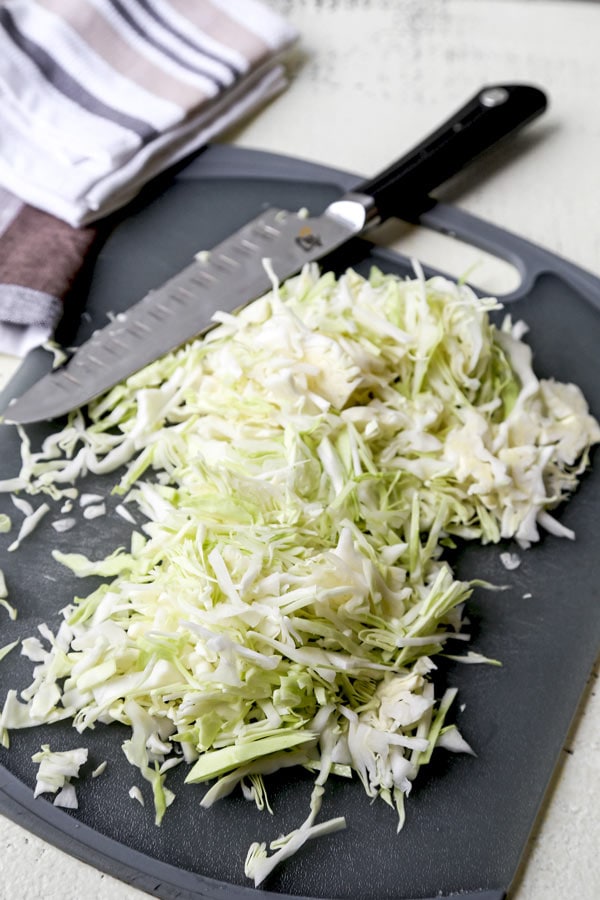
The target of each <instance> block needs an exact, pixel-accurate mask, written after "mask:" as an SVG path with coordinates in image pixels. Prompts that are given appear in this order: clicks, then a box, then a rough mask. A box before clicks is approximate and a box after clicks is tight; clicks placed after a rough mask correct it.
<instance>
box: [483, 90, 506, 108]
mask: <svg viewBox="0 0 600 900" xmlns="http://www.w3.org/2000/svg"><path fill="white" fill-rule="evenodd" d="M507 100H508V91H507V90H506V88H503V87H495V88H488V89H487V90H485V91H482V93H481V94H480V95H479V102H480V103H481V105H482V106H487V107H492V106H501V105H502V104H503V103H506V101H507Z"/></svg>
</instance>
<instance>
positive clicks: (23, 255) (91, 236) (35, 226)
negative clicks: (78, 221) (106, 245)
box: [0, 206, 98, 325]
mask: <svg viewBox="0 0 600 900" xmlns="http://www.w3.org/2000/svg"><path fill="white" fill-rule="evenodd" d="M97 235H98V229H97V228H96V227H95V226H87V227H85V228H72V227H71V226H70V225H67V223H66V222H63V221H62V220H61V219H57V218H55V217H54V216H51V215H49V214H48V213H45V212H42V211H41V210H38V209H34V208H33V207H32V206H23V208H22V209H21V211H20V212H19V213H17V215H16V217H15V218H14V219H13V221H12V222H11V224H10V225H9V226H8V228H7V229H6V230H5V231H4V233H3V234H2V235H1V236H0V286H5V287H7V288H8V287H12V288H15V290H14V291H12V292H11V296H12V298H13V299H12V300H11V302H12V304H13V305H14V307H15V308H14V309H11V310H10V311H8V310H3V316H2V319H3V321H5V322H8V321H11V322H13V323H15V324H21V325H26V324H56V322H54V323H52V322H48V323H46V322H41V321H40V319H42V318H44V315H45V313H44V315H40V316H39V318H38V317H36V314H35V310H32V309H31V308H30V298H31V296H34V295H32V294H30V293H29V292H30V291H39V292H40V293H41V294H45V295H49V296H50V297H56V298H58V299H60V300H62V299H63V298H65V297H66V296H67V295H68V293H69V291H70V290H71V288H72V287H73V285H74V283H75V280H76V278H77V276H78V275H79V273H80V272H81V270H82V268H83V266H84V264H85V263H86V262H87V260H88V258H89V255H90V250H91V248H92V245H93V244H94V241H95V240H96V238H97ZM19 288H23V289H25V290H24V291H22V292H19V290H18V289H19ZM20 296H21V297H27V298H28V300H27V303H28V308H27V310H25V309H23V310H19V308H18V303H19V297H20ZM9 313H10V314H9Z"/></svg>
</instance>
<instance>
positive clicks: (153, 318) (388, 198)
mask: <svg viewBox="0 0 600 900" xmlns="http://www.w3.org/2000/svg"><path fill="white" fill-rule="evenodd" d="M546 106H547V98H546V95H545V93H544V92H543V91H541V90H540V89H539V88H537V87H534V86H532V85H527V84H507V85H504V84H503V85H494V86H488V87H484V88H482V89H481V90H479V91H478V92H477V94H476V95H475V96H474V97H472V98H471V99H470V100H469V101H468V102H467V103H466V104H465V105H464V106H462V107H461V108H460V109H459V110H458V111H457V112H456V113H454V114H453V115H451V116H450V118H449V119H447V120H446V121H444V123H443V124H442V125H441V126H439V127H438V128H437V129H436V130H435V131H434V132H433V133H431V134H430V135H429V136H428V137H426V138H425V139H424V140H423V141H422V142H421V143H420V144H418V145H417V146H416V147H415V148H413V149H412V150H411V151H409V152H408V153H407V154H405V155H404V156H402V157H401V158H400V159H399V160H397V161H396V162H395V163H393V164H392V165H391V166H390V167H389V168H387V169H385V170H384V171H383V172H381V173H380V174H379V175H377V176H375V177H374V178H373V179H370V180H368V181H366V182H364V183H363V184H362V185H360V186H359V187H358V188H357V189H356V190H355V191H353V192H351V193H347V194H345V195H344V196H342V197H340V199H339V200H336V201H334V202H333V203H331V204H330V205H329V206H328V207H327V208H326V209H325V210H324V211H323V212H322V213H321V214H320V215H318V216H305V215H303V214H302V213H301V212H291V211H287V210H281V209H275V208H272V209H268V210H267V211H266V212H264V213H262V214H261V215H259V216H258V217H257V218H256V219H254V220H252V221H251V222H249V223H247V224H246V225H244V226H243V227H242V228H241V229H240V230H239V231H237V232H236V233H235V234H233V235H231V236H230V237H228V238H227V239H226V240H224V241H223V242H221V243H220V244H218V245H217V246H216V247H214V248H213V249H212V250H211V251H210V252H208V253H206V252H202V253H199V254H198V255H197V256H196V258H195V259H194V261H193V262H192V263H191V264H190V265H188V266H187V267H186V268H185V269H183V270H182V271H181V272H179V273H178V274H176V275H174V276H173V277H172V278H170V279H169V280H168V281H167V282H166V283H165V284H163V285H162V286H161V287H159V288H157V289H156V290H152V291H150V292H149V293H148V294H146V296H145V297H144V298H142V299H141V300H140V301H138V302H137V303H135V304H134V305H132V306H131V307H130V308H129V309H128V310H127V311H126V312H124V313H121V314H119V315H117V316H116V317H115V319H114V320H113V321H111V322H109V324H108V325H106V326H105V327H104V328H102V329H100V330H98V331H97V332H95V333H94V334H93V335H92V337H91V338H90V339H89V340H87V341H86V342H85V343H83V344H82V345H81V346H80V347H79V348H77V349H76V351H75V352H74V354H73V355H72V356H71V358H70V359H69V360H68V361H67V362H66V363H64V364H63V365H62V366H60V367H58V368H56V369H54V370H53V371H52V372H50V373H48V374H47V375H45V376H43V377H42V378H41V379H40V380H39V381H38V382H37V383H36V384H34V385H33V386H32V387H31V388H30V389H29V390H27V391H26V392H25V393H24V394H23V395H22V396H21V397H19V398H18V399H16V400H13V401H12V402H11V403H10V404H9V406H8V408H7V410H6V411H5V414H4V421H5V422H8V423H19V424H26V423H30V422H35V421H40V420H42V419H53V418H57V417H59V416H62V415H64V414H65V413H67V412H69V411H70V410H71V409H74V408H76V407H81V406H84V405H86V404H87V403H89V402H90V401H91V400H93V399H94V398H95V397H98V396H99V395H100V394H103V393H104V392H105V391H107V390H108V389H110V388H111V387H113V386H114V385H115V384H118V383H119V382H120V381H122V380H123V379H125V378H127V377H128V376H130V375H132V374H133V373H135V372H137V371H138V370H139V369H141V368H142V367H143V366H145V365H147V364H149V363H151V362H153V361H154V360H156V359H158V358H159V357H160V356H162V355H163V354H165V353H167V352H169V351H171V350H174V349H176V348H178V347H180V346H181V345H183V344H184V343H186V342H187V341H189V340H191V339H193V338H195V337H197V336H198V335H200V334H202V333H203V332H205V331H207V330H208V329H209V328H210V327H211V320H212V317H213V315H214V314H215V313H216V312H217V311H221V310H222V311H227V312H232V311H235V310H236V309H239V308H241V307H242V306H244V305H246V304H248V303H250V302H251V301H252V300H254V299H256V298H257V297H259V296H260V295H261V294H263V293H265V292H266V291H267V290H269V288H270V287H271V277H272V275H273V274H274V275H275V277H276V278H277V279H278V281H280V282H281V281H284V280H285V279H286V278H289V277H291V276H292V275H294V274H296V273H298V272H299V271H300V270H301V269H302V267H303V266H304V265H305V264H306V263H308V262H313V261H315V260H319V259H321V258H323V257H324V256H326V255H327V254H329V253H331V252H332V251H334V250H336V249H337V248H339V247H340V246H341V245H343V244H345V243H346V242H347V241H349V240H350V239H351V238H353V237H357V236H358V235H363V234H364V233H365V232H366V231H368V229H369V228H370V227H372V226H374V225H375V224H379V223H380V222H382V221H383V220H385V219H387V218H389V217H390V216H392V215H394V214H397V215H400V216H402V215H404V216H405V217H406V216H410V217H411V218H412V217H414V216H415V215H417V214H418V211H419V209H420V208H421V209H422V208H423V207H424V206H426V205H427V204H428V203H431V201H430V198H429V192H430V191H431V190H432V189H433V188H434V187H437V186H439V185H440V184H443V183H444V182H445V181H447V180H448V179H449V178H450V177H452V176H453V175H455V174H457V173H458V172H459V171H461V170H462V169H463V168H464V167H465V166H466V165H467V164H468V163H469V162H471V161H472V160H474V159H475V158H477V157H478V156H479V155H480V154H481V153H482V152H483V151H484V150H486V149H488V148H490V147H492V146H493V145H495V144H496V143H497V142H498V141H499V140H501V139H502V138H504V137H506V136H508V135H509V134H511V133H512V132H514V131H516V130H517V129H519V128H521V127H522V126H523V125H525V124H527V123H528V122H530V121H531V120H532V119H534V118H535V117H537V116H538V115H540V114H541V113H542V112H543V111H544V110H545V108H546ZM265 260H269V267H270V269H271V274H270V273H269V271H268V268H269V267H267V266H266V265H265Z"/></svg>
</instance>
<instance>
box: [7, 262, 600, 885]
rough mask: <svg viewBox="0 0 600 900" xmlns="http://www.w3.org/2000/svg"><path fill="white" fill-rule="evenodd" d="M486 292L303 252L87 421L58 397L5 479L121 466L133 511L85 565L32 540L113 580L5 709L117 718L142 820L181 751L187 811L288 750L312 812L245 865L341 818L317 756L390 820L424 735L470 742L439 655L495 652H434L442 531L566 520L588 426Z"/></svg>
mask: <svg viewBox="0 0 600 900" xmlns="http://www.w3.org/2000/svg"><path fill="white" fill-rule="evenodd" d="M498 308H499V304H498V303H497V302H496V301H495V300H494V299H490V298H483V299H482V298H479V297H477V296H476V295H475V294H474V293H473V291H471V290H470V288H469V287H468V286H466V285H464V284H458V285H457V284H454V283H451V282H449V281H448V280H445V279H443V278H440V277H436V278H433V279H431V280H428V281H426V280H425V279H424V278H423V276H422V274H421V273H420V272H418V273H417V277H416V278H413V279H400V278H398V277H396V276H391V275H385V274H383V273H382V272H380V271H379V270H377V269H373V270H372V272H371V274H370V277H369V278H368V279H365V278H363V277H362V276H360V275H359V274H357V273H356V272H354V271H348V272H347V273H346V274H345V275H343V276H342V277H341V278H339V280H336V278H335V277H334V275H333V274H331V273H327V274H323V275H321V274H320V273H319V271H318V269H317V267H316V266H308V267H306V268H305V269H304V270H303V271H302V273H301V274H300V275H298V276H297V277H295V278H293V279H290V280H289V281H288V282H286V283H285V284H283V285H277V284H274V286H273V290H272V291H270V292H269V293H268V294H267V295H265V296H264V297H263V298H261V299H259V300H257V301H256V302H254V303H252V304H251V305H250V306H248V307H247V308H245V309H244V310H243V311H241V312H240V313H239V314H237V315H235V316H230V315H220V316H219V317H218V320H219V322H220V324H219V325H218V326H217V327H215V328H214V329H213V330H212V331H211V332H209V333H208V334H207V335H206V336H205V337H204V338H203V339H198V340H195V341H193V342H191V343H190V344H189V345H187V346H186V347H184V348H181V349H180V350H178V351H176V352H174V353H171V354H168V355H167V356H165V357H163V358H162V359H160V360H158V361H157V362H155V363H153V364H151V365H149V366H147V367H146V368H145V369H143V370H142V371H141V372H138V373H136V374H135V375H133V376H132V377H131V378H129V379H128V380H127V381H126V382H124V383H122V384H120V385H118V386H117V387H115V388H113V389H112V390H111V391H110V392H108V393H107V394H106V395H105V396H104V397H102V398H100V399H99V400H97V401H94V402H93V403H92V404H91V405H90V407H89V409H88V410H87V415H88V419H87V420H86V418H85V417H84V413H83V412H82V411H76V412H74V413H73V414H72V415H71V416H70V418H69V420H68V423H67V425H66V426H65V427H64V428H63V429H62V430H61V431H60V432H57V433H56V434H53V435H51V436H50V437H48V438H47V439H46V440H45V441H44V444H43V447H42V449H41V450H40V451H39V452H38V451H33V450H32V449H31V447H30V445H29V443H28V441H27V439H26V436H25V435H24V434H23V438H24V440H23V448H22V468H21V472H20V475H19V476H18V478H12V479H10V480H8V481H6V482H4V483H3V484H2V483H0V489H4V490H6V491H15V490H22V491H24V492H26V493H27V494H29V495H35V494H39V493H42V494H45V495H46V496H47V497H48V498H49V502H53V503H56V504H58V505H60V504H62V503H64V500H65V497H66V498H70V499H73V498H74V496H75V495H76V494H74V487H73V486H74V485H76V484H77V483H78V480H79V479H80V478H81V477H82V476H84V475H86V474H87V473H89V472H92V473H109V472H112V471H116V470H117V469H119V468H121V467H125V469H124V473H123V474H122V475H121V477H120V480H119V482H118V484H117V486H116V488H115V491H116V493H117V494H118V495H120V496H121V497H122V498H123V503H125V502H126V503H127V504H128V505H129V506H131V507H133V509H134V510H136V511H137V512H138V513H139V515H138V519H137V520H136V519H134V517H133V516H132V515H131V513H130V512H129V509H128V508H126V507H125V506H123V503H121V504H120V506H119V508H118V511H117V512H118V514H119V515H121V516H125V518H129V519H131V520H132V521H138V520H139V521H141V520H143V519H145V524H143V525H142V526H141V530H140V531H134V532H133V535H132V542H131V547H130V548H129V549H125V548H117V549H115V551H114V553H113V554H111V555H110V556H108V557H107V558H106V559H102V560H90V559H88V558H87V557H86V556H83V555H82V554H81V553H69V554H63V553H58V552H55V553H54V556H55V558H56V559H57V560H59V561H60V562H62V563H63V564H64V565H66V566H68V567H69V568H70V569H71V570H72V571H73V572H74V573H75V574H76V575H78V576H81V577H86V576H88V575H101V576H105V577H109V578H112V579H113V580H112V581H111V582H110V583H107V584H103V585H102V586H101V587H100V588H98V589H97V590H95V591H94V592H93V593H91V594H90V595H89V596H87V597H84V598H77V599H75V600H73V601H72V602H70V603H69V605H68V606H67V607H66V609H65V610H64V621H63V622H62V624H61V626H60V629H59V630H58V632H57V634H56V635H54V634H52V633H50V632H49V630H48V629H46V630H45V632H44V634H43V636H44V637H45V640H46V643H47V645H48V646H47V647H44V646H43V645H42V644H41V643H40V642H39V641H38V642H37V644H35V645H34V644H32V645H30V647H29V652H31V653H33V654H34V656H35V658H36V660H37V665H36V668H35V672H34V680H33V682H32V684H31V685H30V686H29V687H28V688H27V689H26V690H25V691H23V692H22V694H21V699H22V700H23V701H24V702H20V701H19V700H18V699H17V696H16V693H15V692H14V691H13V692H9V695H8V697H7V700H6V702H5V705H4V709H3V712H2V717H1V719H0V729H4V730H5V731H6V730H8V729H11V728H21V727H27V726H28V725H34V724H37V723H40V722H50V721H56V720H58V719H63V718H70V719H72V720H73V724H74V726H75V728H76V729H77V730H78V731H79V732H84V731H85V730H86V729H88V728H92V727H94V725H95V724H96V722H101V723H111V722H121V723H124V724H126V725H128V726H130V728H131V738H130V739H129V740H127V741H126V742H125V744H124V746H123V750H124V752H125V755H126V757H127V759H128V760H129V761H130V762H131V763H132V765H134V766H136V767H137V768H138V769H139V771H140V773H141V775H142V776H143V777H144V778H145V779H146V780H147V781H148V782H149V783H150V784H151V786H152V791H153V796H154V803H155V816H156V821H157V823H160V821H161V819H162V817H163V815H164V814H165V811H166V809H167V807H168V806H169V805H170V803H171V802H173V799H174V797H173V794H172V792H171V791H169V789H168V788H167V787H166V786H165V780H166V778H167V774H168V771H169V769H170V768H171V767H172V766H173V765H175V764H177V763H178V762H180V761H181V759H182V758H183V759H184V760H185V762H186V763H187V764H189V765H190V766H191V768H190V770H189V773H188V776H187V779H186V780H187V782H188V783H189V782H205V781H209V780H213V784H212V786H211V787H210V789H209V790H208V792H207V793H206V795H205V797H204V800H203V805H204V806H205V807H207V806H210V805H211V804H212V803H213V802H215V800H217V799H219V798H220V797H223V796H226V795H227V794H228V793H230V792H231V791H232V790H233V789H234V788H235V787H236V786H237V785H239V786H240V787H241V789H242V791H243V793H244V796H246V797H248V799H252V800H254V802H256V803H257V805H259V807H260V808H263V807H265V806H266V807H267V808H269V804H268V798H267V797H266V793H265V785H264V781H263V776H265V775H267V774H268V773H270V772H273V771H274V770H276V769H278V768H282V767H288V766H292V765H300V766H304V767H306V768H307V769H309V770H310V771H312V772H313V773H314V774H315V779H316V781H315V790H314V791H313V796H312V800H311V810H310V815H309V817H308V818H307V819H306V821H305V822H304V823H303V824H302V825H301V826H300V827H299V828H298V829H297V830H296V831H294V832H292V833H291V834H289V835H287V836H286V837H284V838H280V839H279V840H277V841H275V842H274V843H273V844H272V845H271V849H272V851H273V854H272V856H270V857H269V856H268V854H267V851H266V847H265V846H264V845H258V844H253V845H252V847H251V848H250V850H249V853H248V857H247V861H246V874H247V875H248V877H251V878H254V880H255V883H256V884H259V883H260V882H261V881H262V880H263V879H264V878H265V877H266V875H267V874H268V873H269V872H270V871H271V870H272V868H273V866H274V865H276V864H277V863H278V862H279V861H280V860H282V859H283V858H285V857H287V856H289V855H290V854H291V853H292V852H295V850H296V849H297V848H298V847H300V846H301V845H302V844H303V843H304V842H305V841H306V840H307V839H308V838H311V837H314V836H316V835H317V834H321V833H327V832H329V831H335V830H337V829H338V828H340V827H343V824H344V822H343V820H339V819H334V820H331V821H329V822H325V823H321V824H317V823H316V821H315V820H316V816H317V815H318V811H319V808H320V803H321V799H320V798H321V795H322V790H323V786H324V785H325V783H326V781H327V779H328V778H329V777H330V776H331V775H332V774H333V775H340V776H349V775H350V774H352V773H355V774H356V775H357V776H358V778H359V779H360V781H361V782H362V785H363V786H364V789H365V791H366V793H367V794H368V795H369V796H370V797H373V798H376V797H380V798H382V799H383V800H384V801H385V802H386V803H388V804H389V805H390V806H392V807H395V809H396V811H397V814H398V823H399V827H401V825H402V823H403V821H404V800H405V797H406V796H407V795H408V793H409V792H410V789H411V785H412V782H413V781H414V779H415V777H416V775H417V772H418V770H419V767H420V766H421V765H424V764H426V763H427V762H429V760H430V758H431V754H432V752H433V751H434V748H435V747H436V746H444V747H447V748H449V749H453V750H461V751H465V752H471V751H470V748H469V747H468V744H466V742H465V741H464V739H463V738H462V737H461V736H460V734H459V732H458V731H457V729H456V727H455V726H452V728H451V730H449V726H447V725H446V724H445V720H446V717H447V715H448V712H449V708H450V705H451V703H452V701H453V698H454V695H455V691H454V690H448V691H447V692H446V693H445V694H444V696H443V697H442V698H441V699H440V700H436V698H435V692H434V686H433V683H432V680H431V673H432V671H433V670H434V669H435V663H434V661H433V657H434V656H435V655H436V654H439V653H442V652H443V653H444V654H445V655H450V656H451V658H460V659H461V660H462V661H464V662H476V661H477V662H482V661H487V662H495V661H492V660H486V659H485V657H483V656H481V655H478V654H467V655H466V656H461V657H457V656H454V655H452V654H449V653H448V649H447V645H448V644H449V642H454V641H461V640H462V641H465V640H468V638H469V635H468V632H467V631H465V630H464V626H463V620H462V609H463V605H464V603H465V601H466V600H467V599H468V597H469V596H470V593H471V591H472V588H473V584H470V583H465V582H461V581H459V580H457V579H456V578H455V576H454V573H453V571H452V569H451V567H450V565H449V563H448V561H447V560H445V559H444V558H443V556H442V551H443V547H444V545H447V544H448V543H451V542H452V540H453V539H454V538H463V539H470V540H478V541H481V542H483V543H491V542H498V541H499V540H500V539H503V538H514V539H515V540H516V541H517V542H518V544H519V545H520V546H521V547H523V548H526V547H527V546H529V544H531V543H532V542H534V541H537V540H538V539H539V527H540V526H541V527H543V528H545V529H547V530H550V531H552V532H554V533H558V534H560V533H563V534H564V533H565V531H566V530H565V529H562V528H561V526H560V525H559V523H558V522H557V520H556V519H555V518H554V517H553V516H552V515H551V513H550V512H549V510H552V509H553V508H555V507H556V506H558V505H559V504H560V502H561V501H562V500H564V499H565V498H566V497H567V496H568V494H569V493H570V492H571V491H572V490H573V489H574V488H575V486H576V484H577V481H578V478H579V475H580V474H581V472H582V471H583V470H584V468H585V467H586V465H587V464H588V461H589V449H590V447H591V445H592V444H594V443H597V442H598V441H599V440H600V428H599V426H598V424H597V423H596V422H595V420H594V419H593V418H592V417H591V416H590V415H589V413H588V409H587V406H586V403H585V400H584V398H583V396H582V394H581V392H580V391H579V389H578V388H577V387H575V386H573V385H564V384H558V383H556V382H554V381H552V380H538V379H537V377H536V376H535V374H534V372H533V369H532V367H531V352H530V350H529V348H528V347H527V346H526V345H525V344H524V343H523V342H522V340H521V336H522V334H523V333H524V329H523V327H522V323H516V324H514V325H513V323H512V322H511V320H510V318H506V319H505V321H504V323H503V325H502V327H501V328H497V327H496V326H494V325H493V324H492V322H491V319H490V315H489V314H490V312H492V311H493V310H497V309H498ZM84 498H85V500H84ZM87 499H88V498H87V497H86V495H84V496H83V497H82V498H81V506H83V507H85V508H87V509H94V506H90V507H86V503H87ZM97 501H98V498H96V497H95V498H93V502H96V503H97V506H98V505H100V503H99V502H97ZM25 502H27V501H25ZM41 508H42V507H39V508H38V513H37V514H38V515H39V510H40V509H41ZM33 514H34V515H35V513H33ZM30 515H31V513H30ZM36 640H37V639H36ZM215 779H216V780H215ZM192 789H193V788H190V790H192ZM134 793H135V794H136V795H137V793H138V791H137V790H135V792H134Z"/></svg>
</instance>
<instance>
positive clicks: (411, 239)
mask: <svg viewBox="0 0 600 900" xmlns="http://www.w3.org/2000/svg"><path fill="white" fill-rule="evenodd" d="M369 238H370V239H371V240H373V241H374V242H375V243H376V244H378V245H379V246H385V247H388V248H389V249H391V250H395V251H396V252H397V253H401V254H402V255H403V256H408V257H410V258H411V259H418V260H419V262H420V263H422V264H423V265H424V266H426V267H431V268H434V269H438V270H440V271H441V272H444V273H445V274H446V275H449V276H450V277H452V278H456V279H459V278H465V280H466V281H467V282H468V283H469V284H471V285H472V286H473V287H474V288H476V289H478V290H480V291H484V292H485V293H486V294H490V295H492V296H494V297H502V296H503V295H506V294H512V293H513V292H514V291H517V290H518V289H519V287H520V285H521V280H522V279H521V273H520V272H519V270H518V269H517V268H516V267H515V266H513V265H512V263H510V262H508V261H507V260H505V259H501V258H500V257H499V256H495V255H494V254H492V253H489V252H488V251H486V250H481V249H480V248H479V247H475V246H474V245H473V244H468V243H466V242H465V241H462V240H460V239H459V238H457V237H454V236H451V235H449V234H443V233H442V232H440V231H434V230H433V229H431V228H425V227H424V226H422V225H410V224H408V223H407V222H402V221H401V220H400V219H388V220H387V222H385V223H384V224H383V225H381V226H380V227H379V228H377V229H376V230H374V231H373V232H371V233H370V235H369Z"/></svg>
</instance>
